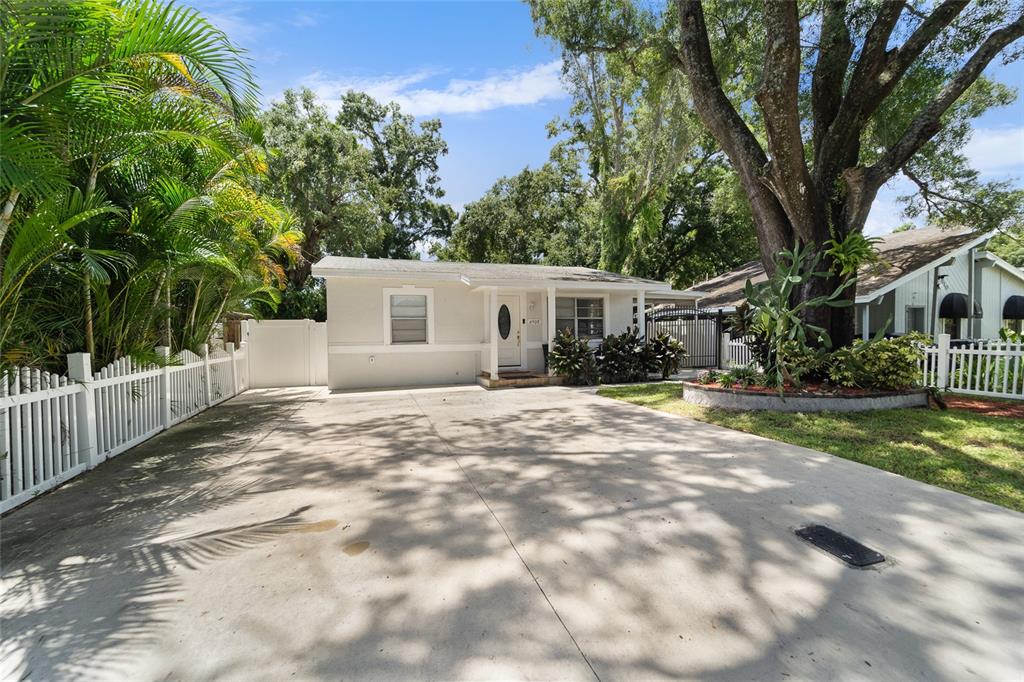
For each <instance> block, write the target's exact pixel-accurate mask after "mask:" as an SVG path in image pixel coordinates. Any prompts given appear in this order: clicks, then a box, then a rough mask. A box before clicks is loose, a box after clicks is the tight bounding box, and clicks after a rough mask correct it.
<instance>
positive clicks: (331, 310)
mask: <svg viewBox="0 0 1024 682" xmlns="http://www.w3.org/2000/svg"><path fill="white" fill-rule="evenodd" d="M326 284H327V347H328V360H327V365H328V371H327V374H328V386H329V387H330V388H332V389H350V388H375V387H387V386H417V385H420V386H422V385H435V384H437V385H441V384H459V383H472V382H474V381H475V380H476V377H477V376H478V375H479V374H480V371H481V369H482V368H485V367H487V364H488V361H489V346H488V345H487V344H488V343H489V338H488V335H489V324H488V322H489V320H488V314H487V303H488V295H489V293H488V292H487V291H486V290H480V291H473V290H472V289H471V288H470V287H467V286H466V285H465V284H462V283H460V282H445V281H437V280H408V279H405V280H399V279H355V278H341V277H327V278H326ZM403 286H411V287H414V288H417V289H429V290H431V291H432V292H433V318H434V324H433V329H434V338H433V342H432V343H431V344H422V345H419V344H418V345H412V344H409V345H402V344H398V345H388V343H387V326H386V325H387V324H388V318H387V316H386V315H385V312H386V311H385V303H384V290H385V289H399V288H401V287H403ZM499 294H500V295H521V296H522V300H521V305H520V308H521V309H520V316H521V324H522V325H523V327H522V330H523V339H524V342H525V357H526V368H527V369H531V370H535V371H542V370H543V369H544V355H543V350H542V348H541V344H543V343H545V342H546V340H547V292H546V291H543V290H519V291H516V290H505V289H502V290H500V291H499ZM557 295H559V296H563V295H564V296H600V297H604V298H605V301H606V302H607V304H606V309H605V333H606V334H609V333H619V332H621V331H623V330H624V329H625V328H626V326H627V325H629V324H631V323H632V319H633V300H634V299H633V297H634V294H633V293H632V292H626V293H623V292H613V293H606V292H593V291H590V292H582V291H570V290H564V291H563V290H559V291H558V292H557Z"/></svg>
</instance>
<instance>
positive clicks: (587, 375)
mask: <svg viewBox="0 0 1024 682" xmlns="http://www.w3.org/2000/svg"><path fill="white" fill-rule="evenodd" d="M548 364H549V365H550V366H551V371H552V372H554V373H555V375H556V376H560V377H563V378H564V379H565V383H567V384H571V385H574V386H591V385H593V384H596V383H597V362H596V360H595V359H594V353H593V351H591V350H590V345H589V344H588V343H587V341H586V339H580V338H577V337H576V335H575V334H573V333H572V332H571V331H569V330H568V329H563V330H561V331H560V332H558V335H557V336H556V337H555V342H554V344H553V347H552V348H551V352H550V353H548Z"/></svg>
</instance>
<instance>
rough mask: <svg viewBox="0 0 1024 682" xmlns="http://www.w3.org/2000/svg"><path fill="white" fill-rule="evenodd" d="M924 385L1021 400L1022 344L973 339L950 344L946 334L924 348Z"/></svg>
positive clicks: (1023, 388)
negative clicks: (964, 343)
mask: <svg viewBox="0 0 1024 682" xmlns="http://www.w3.org/2000/svg"><path fill="white" fill-rule="evenodd" d="M924 351H925V357H924V361H923V362H922V363H921V379H922V383H923V384H924V385H925V386H930V387H934V388H938V389H941V390H947V391H952V392H954V393H967V394H970V395H981V396H991V397H995V398H1014V399H1017V400H1022V399H1024V344H1020V343H1007V342H1005V341H973V342H971V343H969V344H966V345H963V346H958V347H951V345H950V339H949V335H948V334H940V335H939V343H938V345H936V346H931V347H928V348H925V349H924Z"/></svg>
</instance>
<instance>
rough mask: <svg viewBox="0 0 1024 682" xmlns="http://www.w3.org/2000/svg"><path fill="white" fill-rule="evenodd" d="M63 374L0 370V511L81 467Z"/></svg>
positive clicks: (76, 392)
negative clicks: (0, 449) (0, 451)
mask: <svg viewBox="0 0 1024 682" xmlns="http://www.w3.org/2000/svg"><path fill="white" fill-rule="evenodd" d="M83 392H84V389H83V387H82V386H81V385H80V384H76V383H75V382H73V381H69V380H68V378H67V377H63V376H58V375H56V374H50V373H48V372H40V371H39V370H29V369H25V368H15V369H13V370H11V371H8V372H5V373H3V374H0V448H2V453H0V454H2V456H3V459H2V460H0V511H3V510H6V509H9V508H11V507H14V506H17V505H19V504H22V503H23V502H27V501H28V500H30V499H31V498H32V497H33V496H34V495H36V494H37V493H38V492H41V491H42V490H46V489H48V488H52V487H53V486H55V485H59V484H60V483H63V482H64V481H66V480H68V479H69V478H71V477H72V476H75V475H77V474H79V473H81V472H82V471H84V470H85V469H86V466H87V463H88V462H87V460H86V454H85V453H83V452H82V448H81V447H80V444H79V442H78V430H77V423H76V420H77V417H78V415H77V412H76V402H77V400H78V397H79V396H80V395H81V394H82V393H83Z"/></svg>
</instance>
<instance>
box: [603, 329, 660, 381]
mask: <svg viewBox="0 0 1024 682" xmlns="http://www.w3.org/2000/svg"><path fill="white" fill-rule="evenodd" d="M596 357H597V369H598V373H599V374H600V376H601V381H602V382H604V383H628V382H631V381H645V380H646V379H647V373H648V370H649V365H648V356H647V352H646V350H645V344H644V341H643V339H642V338H640V330H639V329H638V328H637V327H636V326H633V327H630V328H628V329H627V330H626V331H624V332H622V333H621V334H618V335H615V334H609V335H608V336H606V337H605V338H604V340H603V341H602V342H601V346H600V347H599V348H598V349H597V354H596ZM655 371H660V368H657V370H655Z"/></svg>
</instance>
